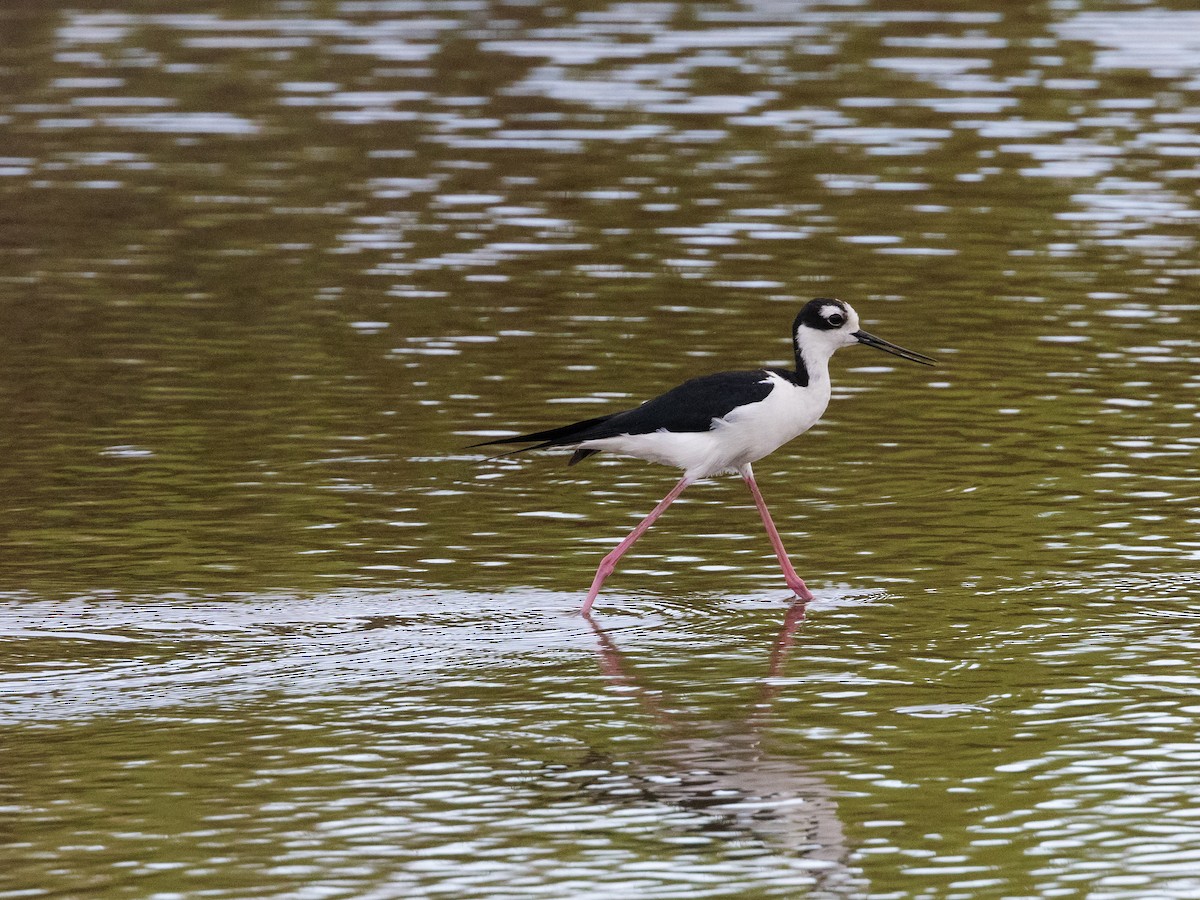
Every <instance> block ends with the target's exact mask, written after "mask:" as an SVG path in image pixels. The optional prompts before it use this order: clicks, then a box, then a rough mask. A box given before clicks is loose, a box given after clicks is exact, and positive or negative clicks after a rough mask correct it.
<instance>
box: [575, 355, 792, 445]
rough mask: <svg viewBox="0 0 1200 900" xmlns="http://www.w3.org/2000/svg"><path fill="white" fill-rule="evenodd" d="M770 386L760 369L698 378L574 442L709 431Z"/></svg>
mask: <svg viewBox="0 0 1200 900" xmlns="http://www.w3.org/2000/svg"><path fill="white" fill-rule="evenodd" d="M774 387H775V386H774V384H773V383H772V382H771V381H770V380H769V379H768V377H767V372H766V370H764V369H753V370H751V371H747V372H717V373H715V374H713V375H701V376H700V377H699V378H693V379H691V380H690V381H685V382H684V383H683V384H681V385H679V387H675V388H672V389H671V390H669V391H667V392H666V393H665V394H659V395H658V396H657V397H655V398H654V399H653V400H647V401H646V402H645V403H643V404H642V405H641V406H638V407H635V408H634V409H629V410H626V411H625V412H622V413H617V414H616V415H615V416H613V417H612V418H611V419H606V420H604V421H603V422H600V423H598V424H597V425H594V426H592V427H591V428H590V429H588V433H587V435H586V437H581V438H578V440H585V441H587V440H596V439H598V438H605V437H616V436H617V435H620V434H649V433H651V432H654V431H675V432H697V431H710V430H711V429H712V422H713V419H719V418H722V417H723V416H726V415H728V414H729V413H730V412H732V411H733V410H735V409H737V408H738V407H739V406H746V405H747V404H749V403H757V402H759V401H760V400H763V399H765V398H766V396H767V395H768V394H770V393H771V391H772V390H774Z"/></svg>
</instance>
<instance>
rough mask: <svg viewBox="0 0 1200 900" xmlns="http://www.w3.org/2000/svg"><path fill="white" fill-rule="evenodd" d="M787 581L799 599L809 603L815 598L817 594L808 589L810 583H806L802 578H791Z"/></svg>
mask: <svg viewBox="0 0 1200 900" xmlns="http://www.w3.org/2000/svg"><path fill="white" fill-rule="evenodd" d="M787 583H788V587H790V588H791V589H792V593H794V594H795V595H796V598H797V599H798V600H803V601H804V602H805V603H807V602H808V601H809V600H812V599H814V598H815V595H814V594H813V592H812V591H810V590H809V589H808V585H806V584H805V583H804V581H803V580H802V579H800V578H795V579H791V578H789V579H788V580H787Z"/></svg>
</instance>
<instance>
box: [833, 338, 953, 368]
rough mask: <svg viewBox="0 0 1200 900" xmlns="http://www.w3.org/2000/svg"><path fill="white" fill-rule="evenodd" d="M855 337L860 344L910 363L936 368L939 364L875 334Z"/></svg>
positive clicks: (922, 354)
mask: <svg viewBox="0 0 1200 900" xmlns="http://www.w3.org/2000/svg"><path fill="white" fill-rule="evenodd" d="M854 337H856V338H857V339H858V342H859V343H860V344H866V345H867V346H868V347H874V348H875V349H876V350H882V351H883V352H884V353H890V354H892V355H893V356H898V357H900V358H901V359H907V360H908V361H909V362H915V363H920V364H921V365H923V366H936V365H937V362H936V361H935V360H933V359H931V358H930V357H928V356H926V355H925V354H924V353H917V352H916V351H915V350H905V349H904V348H903V347H898V346H897V345H895V344H893V343H892V342H891V341H885V340H884V339H883V338H879V337H875V335H873V334H868V333H867V332H865V331H856V332H854Z"/></svg>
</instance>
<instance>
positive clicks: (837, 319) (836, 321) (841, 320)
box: [825, 313, 846, 328]
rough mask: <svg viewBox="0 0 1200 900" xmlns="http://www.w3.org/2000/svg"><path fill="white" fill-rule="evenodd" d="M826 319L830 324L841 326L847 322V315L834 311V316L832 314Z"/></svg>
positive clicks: (836, 326)
mask: <svg viewBox="0 0 1200 900" xmlns="http://www.w3.org/2000/svg"><path fill="white" fill-rule="evenodd" d="M825 321H826V322H828V323H829V324H830V325H832V326H833V327H834V328H841V327H842V326H843V325H845V324H846V317H845V316H843V315H842V314H841V313H834V314H833V315H832V316H830V317H829V318H828V319H826V320H825Z"/></svg>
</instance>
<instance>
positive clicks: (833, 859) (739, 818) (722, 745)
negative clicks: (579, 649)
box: [588, 602, 867, 897]
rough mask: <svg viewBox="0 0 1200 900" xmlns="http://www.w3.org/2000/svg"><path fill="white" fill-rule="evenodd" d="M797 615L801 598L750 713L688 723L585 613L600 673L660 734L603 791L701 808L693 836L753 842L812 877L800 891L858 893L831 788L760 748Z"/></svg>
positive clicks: (860, 880)
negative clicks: (627, 696) (650, 719)
mask: <svg viewBox="0 0 1200 900" xmlns="http://www.w3.org/2000/svg"><path fill="white" fill-rule="evenodd" d="M804 612H805V604H804V603H803V602H797V603H796V604H794V605H793V606H792V607H791V608H790V609H789V610H788V614H787V616H786V618H785V619H784V622H783V626H782V628H781V629H780V632H779V636H778V637H777V638H776V640H775V643H774V645H773V647H772V650H771V654H770V657H769V663H768V666H767V671H766V673H765V677H764V678H763V679H762V681H761V682H760V687H759V697H758V702H756V703H753V704H751V706H750V712H749V714H748V715H747V716H745V717H744V718H740V719H737V720H735V721H732V722H720V723H713V722H707V723H706V722H699V721H695V720H691V719H688V718H686V717H685V716H684V715H683V714H681V713H680V712H679V711H678V710H677V709H674V708H668V704H664V703H663V701H662V697H661V694H660V693H659V692H657V691H651V690H647V689H645V688H644V687H643V686H642V685H641V684H639V682H638V680H637V677H636V675H634V674H633V671H632V669H631V668H630V667H629V666H627V665H626V662H625V660H624V658H623V656H622V654H621V651H620V650H619V649H618V647H617V644H616V642H615V641H614V640H613V637H612V635H610V634H608V633H607V632H606V631H604V629H602V628H601V627H600V626H599V624H597V623H596V621H595V620H594V619H592V618H590V617H588V623H589V624H590V625H591V627H592V630H593V631H594V632H595V634H596V638H597V641H598V646H597V650H598V655H599V660H600V667H601V669H602V670H603V672H604V674H605V675H606V676H607V678H608V679H609V681H610V682H611V683H612V684H613V685H616V686H619V687H620V688H621V689H622V691H624V692H626V693H627V694H630V695H633V696H636V697H637V699H638V701H639V703H641V705H642V706H643V708H645V709H646V711H647V712H648V713H649V714H651V715H652V716H653V717H654V719H655V721H656V722H657V723H658V727H659V730H660V733H661V736H662V739H663V740H662V743H661V744H660V745H659V746H657V747H656V748H655V749H653V750H650V751H646V752H643V753H639V754H637V756H636V758H632V759H625V760H624V763H625V765H623V766H621V767H620V769H619V770H618V771H620V772H621V773H622V775H623V777H622V778H621V779H620V783H619V784H610V785H609V787H610V788H613V789H614V790H613V794H614V795H621V796H624V797H626V798H627V800H626V802H629V800H630V799H632V801H633V802H645V801H647V800H649V801H653V802H657V803H665V804H669V805H671V806H674V807H676V808H679V809H681V810H685V811H688V812H690V813H695V814H698V816H699V822H698V824H696V825H694V826H693V830H695V831H696V832H698V833H702V834H704V835H706V836H709V837H712V838H714V839H721V840H723V841H725V842H727V843H729V842H736V843H737V844H739V845H740V846H742V847H745V846H746V845H747V843H748V842H753V843H757V844H758V845H759V846H761V847H762V848H763V850H764V851H765V852H767V853H769V854H770V857H771V864H772V865H781V864H782V865H784V866H785V867H789V868H795V869H800V870H803V872H804V873H805V874H806V875H807V876H808V877H810V878H811V879H812V887H811V888H810V889H809V890H810V891H813V892H814V893H808V892H806V894H805V895H806V896H829V897H858V896H862V895H863V892H864V890H865V888H866V885H867V882H866V879H865V878H864V876H863V874H862V872H861V871H860V870H858V869H856V868H853V867H851V866H850V864H849V862H848V857H849V855H850V850H849V847H848V846H847V844H846V836H845V832H844V829H843V828H842V823H841V821H840V820H839V819H838V814H837V813H838V811H837V803H836V802H835V800H834V795H833V791H832V790H831V789H830V787H829V786H828V785H827V784H826V783H825V781H824V780H823V779H822V777H821V776H820V775H818V774H816V773H815V772H813V771H811V770H810V769H809V768H807V767H806V766H805V765H804V763H802V762H801V761H800V760H799V759H797V758H796V757H793V756H781V755H779V754H778V753H772V752H771V750H770V749H768V748H767V747H766V746H764V744H765V741H764V733H763V732H764V728H765V725H766V719H767V717H768V716H769V714H770V710H771V705H772V701H773V700H774V698H775V696H776V694H777V692H778V690H779V686H778V684H777V683H776V681H775V679H776V676H778V675H779V674H780V673H781V672H782V670H783V666H784V662H785V660H786V657H787V653H788V650H789V649H790V648H791V646H792V644H793V642H794V640H795V636H796V630H797V628H798V627H799V625H800V623H801V621H803V619H804ZM592 787H593V789H595V788H596V787H597V786H596V785H593V786H592ZM617 788H619V790H617ZM630 788H636V790H630ZM614 799H615V797H614ZM785 861H786V862H785ZM787 862H790V863H791V866H787Z"/></svg>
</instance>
